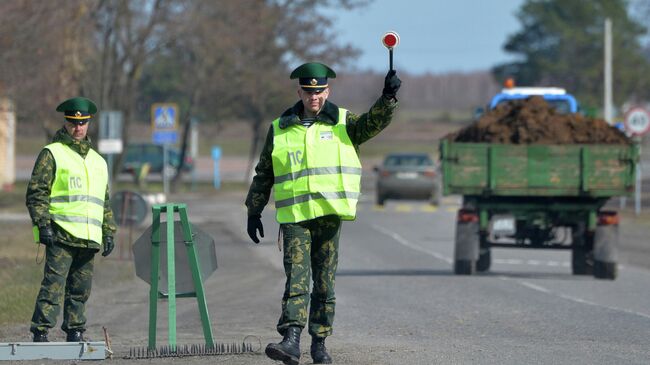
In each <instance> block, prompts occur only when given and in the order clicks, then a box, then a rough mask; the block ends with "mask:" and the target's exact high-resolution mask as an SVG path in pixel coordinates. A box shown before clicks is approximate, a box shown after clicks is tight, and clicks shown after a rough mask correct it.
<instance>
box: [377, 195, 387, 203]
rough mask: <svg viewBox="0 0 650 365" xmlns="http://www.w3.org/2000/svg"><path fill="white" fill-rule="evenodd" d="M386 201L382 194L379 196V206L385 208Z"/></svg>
mask: <svg viewBox="0 0 650 365" xmlns="http://www.w3.org/2000/svg"><path fill="white" fill-rule="evenodd" d="M385 201H386V197H384V196H383V195H381V194H379V193H378V194H377V205H380V206H383V205H384V202H385Z"/></svg>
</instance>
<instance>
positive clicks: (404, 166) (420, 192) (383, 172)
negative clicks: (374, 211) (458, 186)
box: [374, 153, 439, 205]
mask: <svg viewBox="0 0 650 365" xmlns="http://www.w3.org/2000/svg"><path fill="white" fill-rule="evenodd" d="M374 170H375V172H376V173H377V204H378V205H384V202H385V201H386V199H422V200H429V201H430V202H431V204H434V205H438V203H439V197H438V189H437V171H436V167H435V165H434V163H433V161H432V160H431V158H430V157H429V155H427V154H426V153H392V154H389V155H387V156H386V157H385V158H384V162H383V164H382V165H381V166H375V168H374Z"/></svg>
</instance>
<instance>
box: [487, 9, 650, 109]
mask: <svg viewBox="0 0 650 365" xmlns="http://www.w3.org/2000/svg"><path fill="white" fill-rule="evenodd" d="M649 15H650V3H648V2H647V1H645V0H637V1H632V2H630V1H626V0H590V1H582V0H527V1H526V2H525V3H524V4H523V5H522V7H521V8H520V10H519V12H518V13H517V18H518V19H519V22H520V23H521V29H520V30H519V31H518V32H516V33H514V34H512V35H510V36H509V37H508V39H507V41H506V42H505V44H504V49H505V50H506V51H507V52H510V53H512V54H514V55H516V56H517V58H518V60H517V61H515V62H509V63H506V64H502V65H498V66H496V67H495V68H494V69H493V73H494V75H495V78H496V79H497V80H504V79H505V78H507V77H514V78H515V79H516V80H517V83H518V84H521V85H538V86H562V87H565V88H566V89H568V90H570V91H571V92H573V93H574V94H575V95H576V96H577V97H578V98H579V100H580V101H581V102H582V103H583V104H584V105H587V106H589V107H591V108H598V107H600V106H601V105H602V100H603V80H604V73H603V65H604V57H603V53H604V24H605V19H606V18H610V19H611V20H612V28H613V30H612V36H613V42H612V45H613V62H614V67H613V84H614V102H615V104H617V105H621V104H622V103H624V102H626V101H641V100H647V99H648V97H649V96H650V62H649V57H648V54H649V53H648V46H647V44H646V46H645V47H643V46H642V44H641V42H642V39H643V36H645V35H647V28H646V27H645V26H644V25H645V24H648V16H649ZM646 40H647V38H646Z"/></svg>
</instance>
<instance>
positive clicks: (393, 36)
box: [381, 32, 399, 48]
mask: <svg viewBox="0 0 650 365" xmlns="http://www.w3.org/2000/svg"><path fill="white" fill-rule="evenodd" d="M381 41H382V43H383V44H384V46H385V47H388V48H393V47H395V46H397V45H398V44H399V36H398V35H397V33H394V32H388V33H386V34H384V36H383V37H382V39H381Z"/></svg>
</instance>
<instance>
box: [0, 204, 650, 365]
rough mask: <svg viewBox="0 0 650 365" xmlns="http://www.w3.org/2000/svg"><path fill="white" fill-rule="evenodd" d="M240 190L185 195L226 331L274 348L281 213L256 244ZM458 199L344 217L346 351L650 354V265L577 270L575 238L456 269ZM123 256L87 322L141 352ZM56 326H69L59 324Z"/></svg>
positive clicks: (577, 359) (340, 342)
mask: <svg viewBox="0 0 650 365" xmlns="http://www.w3.org/2000/svg"><path fill="white" fill-rule="evenodd" d="M175 198H176V200H179V199H181V198H180V197H175ZM242 200H243V196H242V195H241V193H232V192H231V193H223V194H218V195H216V196H214V197H209V198H206V197H201V196H194V197H184V198H183V201H185V202H186V203H187V204H188V210H189V212H190V217H191V220H192V221H193V222H194V223H195V224H196V225H198V226H199V227H200V228H201V229H203V230H204V231H206V232H207V233H209V234H210V235H212V236H213V237H214V238H215V242H216V246H217V256H218V261H219V268H218V269H217V271H216V273H215V274H214V275H213V276H212V277H211V278H209V279H208V280H207V281H206V292H207V301H208V304H209V311H210V316H211V319H212V327H213V329H214V333H215V340H216V341H218V342H226V343H232V342H241V341H243V340H244V338H245V337H246V336H252V337H248V338H247V340H246V341H248V342H254V343H256V344H257V343H261V345H262V347H264V346H266V344H267V343H268V342H271V341H277V340H279V335H277V333H276V332H275V323H276V321H277V318H278V315H279V309H280V297H281V295H282V291H283V276H284V274H283V271H282V266H281V264H282V259H281V253H280V252H279V251H278V249H277V244H276V239H277V230H278V226H277V224H276V223H275V222H274V219H273V211H272V210H271V209H269V210H268V211H266V212H265V214H264V216H263V219H264V223H265V232H266V237H265V238H264V240H263V241H262V243H261V244H259V245H254V244H253V243H251V242H250V241H249V239H248V237H247V236H246V233H245V227H244V222H245V211H244V209H243V207H242ZM456 208H457V200H455V199H453V198H451V199H450V198H446V199H445V200H444V204H443V205H441V206H440V207H436V208H434V207H430V206H428V205H426V204H424V203H419V202H393V201H389V202H388V203H387V205H386V207H385V209H377V208H376V207H375V206H374V204H373V203H372V199H371V196H370V195H366V196H365V197H364V199H363V201H362V202H361V203H360V205H359V215H358V219H357V221H356V222H354V223H345V224H344V226H343V229H342V239H341V244H340V264H339V271H338V275H337V288H336V293H337V315H336V322H335V333H334V335H333V336H332V337H330V338H329V339H328V347H329V348H330V350H331V352H332V355H333V356H334V359H335V363H337V364H524V363H525V364H558V363H560V364H565V363H572V364H644V363H648V361H649V359H650V346H648V345H650V341H649V340H648V334H649V333H650V306H649V305H648V304H650V292H649V291H648V290H647V288H648V285H647V283H648V282H649V281H650V271H648V270H647V269H645V268H641V267H637V266H635V265H631V264H629V263H627V262H622V268H621V270H620V275H619V278H618V279H617V280H615V281H602V280H595V279H593V278H591V277H576V276H572V275H571V273H570V271H571V269H570V265H569V252H568V251H540V250H535V251H530V250H508V249H501V250H499V249H497V250H495V251H494V253H493V258H494V264H493V269H492V271H491V272H489V273H486V274H482V275H476V276H472V277H469V276H455V275H453V274H452V271H451V267H452V265H451V257H453V256H452V255H453V244H452V242H453V234H454V228H453V227H454V212H455V209H456ZM125 234H126V232H124V231H123V232H122V237H125V236H124V235H125ZM626 239H627V238H625V236H624V241H625V240H626ZM638 239H639V240H643V238H642V237H640V238H638ZM637 243H638V242H637ZM623 246H625V247H626V244H625V242H624V243H623ZM118 257H119V254H116V255H114V257H113V258H112V259H111V260H107V259H100V260H99V262H98V264H97V278H96V281H95V286H94V293H93V295H92V297H91V300H90V303H89V305H88V317H89V318H90V322H89V328H88V334H89V335H90V336H92V337H94V338H101V327H102V326H106V327H107V328H108V330H109V333H110V334H111V337H112V342H113V347H114V349H115V351H116V358H114V359H113V361H112V363H115V364H140V363H142V362H141V360H139V361H138V360H128V359H124V358H123V357H124V356H125V355H126V354H128V351H129V348H131V347H133V346H145V345H146V343H147V333H148V332H147V321H148V314H147V311H148V304H147V301H148V286H147V284H145V283H144V282H142V281H141V280H139V279H137V278H135V277H133V274H132V264H131V263H130V262H129V261H126V260H122V261H120V260H116V258H118ZM178 304H179V306H178V342H179V343H181V344H185V343H194V344H195V343H201V341H202V333H201V326H200V320H199V316H198V311H197V307H196V302H195V301H194V300H193V299H179V302H178ZM166 310H167V306H166V302H161V303H160V304H159V314H160V318H159V328H160V329H161V330H160V331H159V336H158V344H159V345H162V344H164V343H165V341H166V332H165V330H164V329H165V328H166V326H167V319H166V316H165V315H164V314H165V312H166ZM12 331H13V333H15V335H16V336H18V337H20V336H22V337H20V338H19V339H22V340H27V339H28V334H27V333H25V332H26V328H25V327H21V328H15V329H13V330H12V329H5V330H4V333H5V335H6V333H7V332H8V333H12ZM57 336H58V338H57ZM52 337H53V338H54V339H55V340H57V339H59V340H60V339H61V338H62V337H63V335H62V334H61V333H60V331H58V330H56V331H53V334H52ZM258 341H259V342H258ZM302 341H303V343H304V345H303V358H302V361H301V363H303V364H304V363H311V359H310V357H309V354H308V343H309V337H308V335H306V334H305V335H303V337H302ZM175 361H179V360H174V359H170V358H168V359H159V360H156V361H155V362H156V363H161V364H166V363H173V362H175ZM30 363H33V364H40V363H41V362H26V364H30ZM52 363H54V364H57V363H61V364H63V363H66V362H63V361H60V362H52ZM183 363H187V364H202V363H220V364H274V362H273V361H271V360H269V359H267V358H266V357H265V356H264V355H263V354H262V353H261V352H258V353H255V354H247V355H224V356H217V357H212V358H210V357H190V358H185V359H183Z"/></svg>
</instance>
